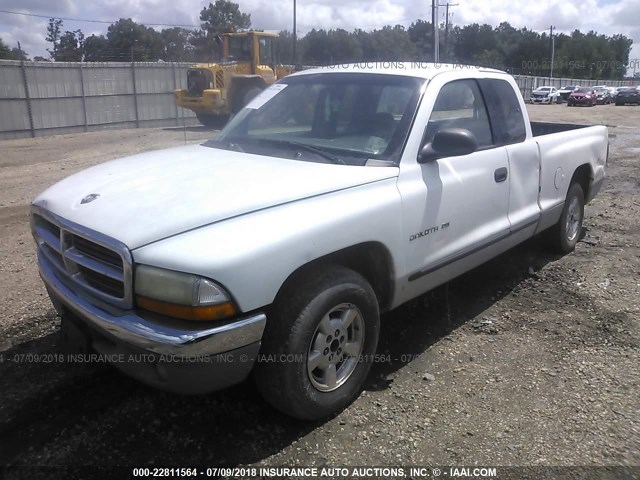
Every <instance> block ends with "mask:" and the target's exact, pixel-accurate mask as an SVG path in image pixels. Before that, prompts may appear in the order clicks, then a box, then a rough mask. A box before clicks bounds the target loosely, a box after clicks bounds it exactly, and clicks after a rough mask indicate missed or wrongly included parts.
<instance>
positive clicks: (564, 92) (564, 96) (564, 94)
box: [558, 85, 580, 102]
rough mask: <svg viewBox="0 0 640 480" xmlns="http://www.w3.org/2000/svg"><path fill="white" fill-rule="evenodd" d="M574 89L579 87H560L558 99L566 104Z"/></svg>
mask: <svg viewBox="0 0 640 480" xmlns="http://www.w3.org/2000/svg"><path fill="white" fill-rule="evenodd" d="M576 88H580V87H579V86H578V85H567V86H566V87H562V88H561V89H560V90H558V93H559V94H560V99H561V100H562V101H563V102H566V101H567V100H569V95H571V93H572V92H573V91H574V90H575V89H576Z"/></svg>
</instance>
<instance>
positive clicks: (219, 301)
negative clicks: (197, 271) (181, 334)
mask: <svg viewBox="0 0 640 480" xmlns="http://www.w3.org/2000/svg"><path fill="white" fill-rule="evenodd" d="M134 291H135V294H136V304H137V305H138V307H140V308H142V309H145V310H149V311H152V312H156V313H161V314H163V315H168V316H170V317H175V318H183V319H186V320H221V319H223V318H227V317H231V316H233V315H235V314H236V312H237V310H236V307H235V305H234V304H233V302H232V301H231V297H230V295H229V294H228V293H227V292H225V290H224V289H223V288H222V287H221V286H220V285H217V284H216V283H215V282H213V281H212V280H209V279H207V278H203V277H199V276H197V275H192V274H189V273H181V272H175V271H173V270H165V269H163V268H157V267H150V266H148V265H138V266H137V267H136V271H135V286H134Z"/></svg>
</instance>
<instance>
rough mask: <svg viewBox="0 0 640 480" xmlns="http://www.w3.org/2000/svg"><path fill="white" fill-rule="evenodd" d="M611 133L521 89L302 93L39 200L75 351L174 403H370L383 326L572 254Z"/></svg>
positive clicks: (490, 80)
mask: <svg viewBox="0 0 640 480" xmlns="http://www.w3.org/2000/svg"><path fill="white" fill-rule="evenodd" d="M607 156H608V134H607V129H606V127H603V126H592V127H583V126H579V125H562V124H536V123H530V122H529V118H528V115H527V110H526V108H525V103H524V101H523V99H522V97H521V95H520V93H519V91H518V88H517V86H516V83H515V82H514V80H513V78H512V77H511V76H509V75H507V74H505V73H503V72H500V71H496V70H489V69H478V68H475V67H469V68H461V67H456V66H442V65H427V66H425V65H424V64H421V65H412V64H409V63H399V64H395V65H394V67H393V68H382V67H381V68H378V69H373V68H369V69H365V68H363V67H362V66H359V65H353V66H350V67H349V68H347V67H346V66H345V67H341V68H334V69H331V68H326V69H316V70H308V71H304V72H300V73H297V74H294V75H290V76H288V77H286V78H284V79H283V80H281V81H280V82H278V83H277V84H275V85H273V86H271V87H269V88H268V89H267V90H265V91H264V92H263V93H262V94H260V95H259V96H258V97H256V98H255V99H254V100H253V101H252V102H251V103H250V104H249V105H248V106H247V107H246V108H244V109H243V110H241V111H240V112H239V113H238V114H237V115H236V116H235V117H234V118H233V119H232V120H231V122H230V123H229V124H228V125H227V126H226V128H225V129H224V130H223V131H222V132H221V133H220V134H219V135H218V136H217V137H216V138H214V139H213V140H210V141H208V142H205V143H203V144H202V145H197V146H183V147H179V148H172V149H168V150H162V151H155V152H149V153H143V154H140V155H135V156H132V157H129V158H125V159H121V160H116V161H111V162H108V163H104V164H101V165H98V166H95V167H93V168H90V169H88V170H86V171H83V172H80V173H77V174H75V175H73V176H71V177H69V178H67V179H65V180H63V181H61V182H60V183H58V184H56V185H54V186H52V187H51V188H49V189H48V190H47V191H45V192H44V193H42V194H41V195H40V196H38V197H37V198H36V199H35V200H34V202H33V206H32V215H31V218H32V230H33V235H34V237H35V240H36V243H37V249H38V263H39V269H40V274H41V276H42V279H43V280H44V283H45V284H46V287H47V289H48V291H49V294H50V296H51V299H52V301H53V304H54V306H55V307H56V309H57V311H58V312H59V314H60V315H61V317H62V319H63V331H64V333H65V335H66V336H67V337H68V338H69V339H71V341H73V342H75V343H76V344H77V345H78V346H80V345H84V346H85V347H86V348H91V349H93V350H91V351H97V352H98V353H99V354H100V355H101V356H102V358H108V359H109V360H110V361H112V363H113V364H114V365H115V366H116V367H118V368H120V369H121V370H123V371H124V372H126V373H127V374H129V375H131V376H134V377H136V378H138V379H140V380H141V381H143V382H145V383H147V384H150V385H153V386H156V387H159V388H162V389H167V390H171V391H176V392H181V393H203V392H208V391H212V390H216V389H219V388H223V387H226V386H228V385H231V384H234V383H237V382H240V381H242V380H244V379H245V378H247V377H248V376H249V374H250V373H251V372H253V376H254V378H255V380H256V382H257V384H258V387H259V390H260V391H261V392H262V394H263V395H264V397H265V398H266V399H267V400H268V401H269V402H270V403H272V404H273V405H274V406H275V407H277V408H279V409H281V410H282V411H284V412H286V413H288V414H289V415H292V416H295V417H298V418H305V419H314V418H321V417H325V416H327V415H330V414H332V413H334V412H336V411H339V410H340V409H341V408H343V407H345V406H346V405H348V404H349V403H350V402H352V401H353V400H354V399H355V398H356V397H357V396H358V394H359V393H360V391H361V389H362V388H363V384H364V382H365V377H366V376H367V373H368V372H369V369H370V367H371V364H372V362H373V361H374V359H375V353H376V347H377V344H378V334H379V321H380V314H381V313H382V312H385V311H388V310H391V309H393V308H395V307H397V306H399V305H400V304H402V303H404V302H407V301H408V300H410V299H412V298H415V297H417V296H419V295H422V294H423V293H425V292H427V291H428V290H430V289H433V288H434V287H436V286H438V285H441V284H443V283H445V282H447V281H449V280H451V279H452V278H454V277H456V276H457V275H460V274H462V273H464V272H466V271H468V270H470V269H472V268H474V267H476V266H477V265H480V264H481V263H483V262H485V261H487V260H489V259H490V258H492V257H495V256H496V255H498V254H500V253H501V252H504V251H505V250H507V249H509V248H511V247H513V246H514V245H517V244H518V243H520V242H522V241H523V240H525V239H528V238H529V237H532V236H533V235H536V234H537V233H539V232H543V231H545V230H547V231H548V233H547V234H548V235H549V237H550V238H551V240H552V241H553V244H554V245H555V246H556V248H557V249H558V250H559V251H560V252H565V253H566V252H570V251H572V250H573V248H574V247H575V245H576V242H577V241H578V239H579V236H580V234H581V228H582V220H583V212H584V205H585V203H587V202H589V201H590V200H591V199H592V198H593V197H594V196H595V195H596V193H597V192H598V190H599V189H600V187H601V186H602V183H603V179H604V176H605V166H606V162H607Z"/></svg>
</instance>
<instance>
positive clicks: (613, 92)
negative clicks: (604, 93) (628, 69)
mask: <svg viewBox="0 0 640 480" xmlns="http://www.w3.org/2000/svg"><path fill="white" fill-rule="evenodd" d="M619 88H620V87H607V90H609V95H611V101H614V100H615V98H616V95H617V94H618V90H619Z"/></svg>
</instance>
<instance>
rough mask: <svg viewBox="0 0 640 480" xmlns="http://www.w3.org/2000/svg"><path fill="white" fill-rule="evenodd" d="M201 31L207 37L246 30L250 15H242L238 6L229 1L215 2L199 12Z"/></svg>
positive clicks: (249, 25)
mask: <svg viewBox="0 0 640 480" xmlns="http://www.w3.org/2000/svg"><path fill="white" fill-rule="evenodd" d="M200 21H201V22H202V30H204V31H205V32H207V34H208V36H210V37H211V36H215V35H220V34H221V33H227V32H236V31H238V30H246V29H247V28H249V27H251V14H248V13H242V12H241V11H240V5H238V4H237V3H233V2H231V1H229V0H216V3H215V4H213V3H209V6H208V7H205V8H203V9H202V10H201V11H200Z"/></svg>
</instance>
